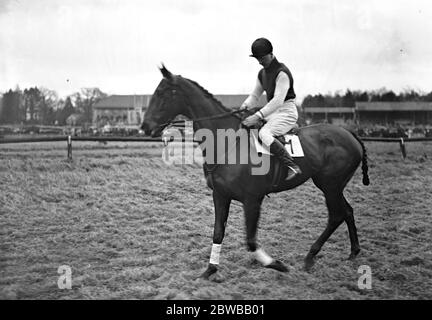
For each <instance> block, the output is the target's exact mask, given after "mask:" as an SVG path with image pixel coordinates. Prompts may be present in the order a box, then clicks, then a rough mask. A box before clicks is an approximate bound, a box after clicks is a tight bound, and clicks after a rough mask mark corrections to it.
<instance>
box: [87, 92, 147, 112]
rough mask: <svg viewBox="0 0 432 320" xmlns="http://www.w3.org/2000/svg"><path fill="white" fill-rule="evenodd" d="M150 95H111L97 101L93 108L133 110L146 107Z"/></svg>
mask: <svg viewBox="0 0 432 320" xmlns="http://www.w3.org/2000/svg"><path fill="white" fill-rule="evenodd" d="M151 97H152V95H151V94H143V95H112V96H109V97H107V98H105V99H102V100H100V101H98V102H97V103H96V104H95V105H94V106H93V108H96V109H106V108H108V109H119V108H120V109H123V108H124V109H133V108H136V107H147V106H148V105H149V103H150V99H151Z"/></svg>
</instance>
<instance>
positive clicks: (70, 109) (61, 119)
mask: <svg viewBox="0 0 432 320" xmlns="http://www.w3.org/2000/svg"><path fill="white" fill-rule="evenodd" d="M73 113H75V108H74V106H73V105H72V101H71V98H70V97H67V98H66V101H65V102H64V105H63V108H61V109H59V110H57V115H56V120H57V121H58V124H60V125H65V124H66V119H67V118H68V117H69V116H70V115H71V114H73Z"/></svg>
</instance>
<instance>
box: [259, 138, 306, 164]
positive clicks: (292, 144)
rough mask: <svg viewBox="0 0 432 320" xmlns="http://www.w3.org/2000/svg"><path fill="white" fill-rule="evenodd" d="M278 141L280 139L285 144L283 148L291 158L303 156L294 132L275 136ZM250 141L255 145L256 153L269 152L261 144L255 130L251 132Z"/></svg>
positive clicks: (267, 148)
mask: <svg viewBox="0 0 432 320" xmlns="http://www.w3.org/2000/svg"><path fill="white" fill-rule="evenodd" d="M277 138H278V140H279V141H281V139H282V141H281V142H282V143H283V144H284V146H285V149H286V150H287V151H288V153H289V154H290V155H291V157H293V158H300V157H304V153H303V148H302V146H301V143H300V139H299V137H298V136H297V135H294V134H285V135H283V136H281V137H277ZM251 143H253V144H254V145H255V149H256V151H257V152H258V153H261V154H271V152H270V149H269V147H267V146H266V145H263V144H262V143H261V142H260V141H259V139H258V136H257V134H256V133H255V132H251Z"/></svg>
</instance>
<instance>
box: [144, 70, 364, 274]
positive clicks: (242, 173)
mask: <svg viewBox="0 0 432 320" xmlns="http://www.w3.org/2000/svg"><path fill="white" fill-rule="evenodd" d="M160 71H161V73H162V75H163V78H162V80H161V81H160V83H159V85H158V86H157V88H156V90H155V92H154V94H153V95H152V98H151V100H150V104H149V107H148V109H147V111H146V112H145V115H144V119H143V122H142V125H141V129H142V130H143V131H144V133H145V134H146V135H150V136H152V137H158V136H160V135H161V134H162V131H163V129H164V128H166V127H167V126H168V125H169V124H171V123H173V121H175V120H174V119H175V117H176V116H178V115H184V116H186V117H187V118H189V119H191V120H192V121H193V130H194V132H198V130H200V129H207V130H209V131H210V132H212V133H215V134H216V132H217V130H219V129H225V130H239V128H240V127H241V121H242V119H243V118H242V117H241V116H240V115H239V113H240V112H236V111H233V110H232V109H228V108H227V107H225V106H223V105H222V103H221V102H220V101H218V100H217V99H216V98H215V97H214V96H213V95H212V94H211V93H209V92H208V91H207V90H205V89H204V88H203V87H202V86H200V85H199V84H198V83H197V82H195V81H193V80H190V79H187V78H184V77H182V76H181V75H175V74H172V73H171V72H170V71H169V70H168V69H167V68H166V67H165V66H164V65H162V67H160ZM297 136H298V137H299V140H300V142H301V145H302V148H303V152H304V157H302V158H294V161H295V162H296V163H297V164H298V165H299V166H300V168H301V171H302V173H301V174H300V175H298V176H296V177H295V178H294V179H292V180H288V181H284V180H283V179H281V180H280V182H278V183H277V184H276V185H274V180H273V178H272V175H273V173H274V170H275V163H276V161H278V160H275V159H274V158H273V157H272V156H271V158H272V161H271V163H270V170H269V172H268V173H267V174H262V175H253V174H251V166H252V164H250V163H246V164H244V163H240V164H239V163H234V164H218V163H216V164H206V163H205V162H204V164H203V169H204V174H205V178H206V181H207V185H208V186H209V187H210V188H211V189H212V197H213V203H214V212H215V220H214V229H213V245H212V250H211V255H210V262H209V263H208V267H207V268H206V270H205V271H204V272H203V273H202V274H201V277H202V278H204V279H209V277H210V276H211V275H213V274H214V273H216V272H217V270H218V265H219V256H220V251H221V245H222V241H223V239H224V234H225V227H226V223H227V219H228V215H229V208H230V204H231V201H232V200H236V201H239V202H240V203H242V205H243V211H244V216H245V223H246V244H247V249H248V250H249V251H250V252H252V253H254V254H255V259H256V260H258V261H259V262H260V263H261V264H262V265H263V266H264V267H267V268H272V269H275V270H277V271H281V272H287V271H288V268H287V267H286V266H285V265H284V264H283V263H282V262H281V261H280V260H277V259H274V258H272V257H271V256H270V255H268V254H267V253H266V252H265V251H264V249H263V248H262V247H260V246H259V245H258V241H257V228H258V221H259V217H260V212H261V204H262V201H263V199H264V197H265V196H266V195H268V194H269V193H276V192H281V191H285V190H289V189H293V188H295V187H297V186H299V185H301V184H303V183H304V182H306V181H307V180H309V179H312V181H313V183H314V184H315V186H317V187H318V188H319V189H320V190H321V191H322V192H323V193H324V196H325V201H326V205H327V208H328V221H327V226H326V228H325V230H324V231H323V232H322V234H321V235H320V236H319V237H318V239H317V240H316V241H315V242H314V243H313V244H312V246H311V248H310V250H309V252H308V253H307V255H306V257H305V258H304V269H305V270H306V271H308V272H310V271H311V268H312V267H313V265H314V263H315V256H316V255H317V253H318V252H319V251H320V250H321V248H322V246H323V245H324V243H325V242H326V241H327V240H328V238H329V237H330V236H331V235H332V233H333V232H334V231H335V230H336V229H337V228H338V227H339V226H340V225H341V224H342V223H343V222H345V223H346V225H347V227H348V232H349V239H350V243H351V252H350V255H349V258H348V259H350V260H352V259H354V258H355V257H356V256H357V255H358V254H359V252H360V245H359V240H358V236H357V228H356V225H355V221H354V211H353V208H352V207H351V205H350V204H349V203H348V201H347V200H346V198H345V196H344V194H343V191H344V188H345V186H346V185H347V183H348V182H349V181H350V179H351V178H352V176H353V175H354V173H355V171H356V170H357V168H358V167H359V165H360V163H362V173H363V180H362V181H363V184H364V185H368V184H369V176H368V164H367V154H366V148H365V146H364V144H363V142H362V141H361V139H360V138H359V137H358V136H357V135H356V134H355V133H354V132H351V131H348V130H346V129H344V128H342V127H338V126H335V125H331V124H315V125H310V126H305V127H300V128H298V133H297ZM235 148H237V150H239V147H238V144H236V146H235ZM225 151H226V150H225ZM214 152H218V150H214Z"/></svg>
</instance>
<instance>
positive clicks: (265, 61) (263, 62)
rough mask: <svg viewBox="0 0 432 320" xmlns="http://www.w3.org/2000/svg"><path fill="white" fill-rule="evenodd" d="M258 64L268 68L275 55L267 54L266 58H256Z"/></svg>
mask: <svg viewBox="0 0 432 320" xmlns="http://www.w3.org/2000/svg"><path fill="white" fill-rule="evenodd" d="M256 59H257V60H258V63H259V64H260V65H262V66H263V67H264V68H267V67H268V66H269V65H270V63H271V62H272V60H273V53H269V54H266V55H265V56H262V57H259V58H256Z"/></svg>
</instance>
